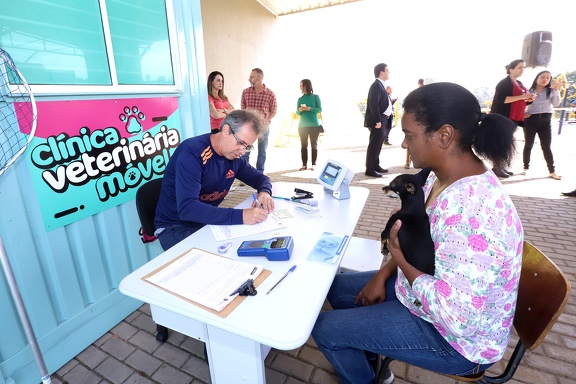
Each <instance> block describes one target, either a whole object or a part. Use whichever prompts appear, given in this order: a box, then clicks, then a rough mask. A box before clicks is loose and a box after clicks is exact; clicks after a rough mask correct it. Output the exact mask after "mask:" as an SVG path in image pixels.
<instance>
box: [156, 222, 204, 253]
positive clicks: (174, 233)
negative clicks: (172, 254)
mask: <svg viewBox="0 0 576 384" xmlns="http://www.w3.org/2000/svg"><path fill="white" fill-rule="evenodd" d="M200 228H202V227H200ZM200 228H194V227H189V226H185V225H170V226H168V227H166V228H164V230H163V231H162V232H160V234H158V240H159V241H160V246H161V247H162V249H163V250H165V251H167V250H168V249H170V248H172V247H173V246H175V245H176V244H178V243H179V242H181V241H182V240H184V239H185V238H187V237H188V236H190V235H191V234H193V233H194V232H196V231H197V230H198V229H200Z"/></svg>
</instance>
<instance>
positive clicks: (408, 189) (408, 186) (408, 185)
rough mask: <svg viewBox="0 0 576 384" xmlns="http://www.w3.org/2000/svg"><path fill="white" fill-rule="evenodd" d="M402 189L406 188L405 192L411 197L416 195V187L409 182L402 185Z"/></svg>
mask: <svg viewBox="0 0 576 384" xmlns="http://www.w3.org/2000/svg"><path fill="white" fill-rule="evenodd" d="M404 188H406V192H408V193H409V194H411V195H413V194H415V193H416V188H417V187H416V185H415V184H414V183H413V182H411V181H409V182H407V183H406V184H404Z"/></svg>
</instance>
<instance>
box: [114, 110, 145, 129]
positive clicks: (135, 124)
mask: <svg viewBox="0 0 576 384" xmlns="http://www.w3.org/2000/svg"><path fill="white" fill-rule="evenodd" d="M119 119H120V121H121V122H123V123H125V128H126V132H128V133H130V134H135V133H139V132H142V124H140V121H143V120H145V119H146V116H145V115H144V113H142V112H140V109H138V107H136V106H133V107H132V108H130V107H124V113H121V114H120V116H119Z"/></svg>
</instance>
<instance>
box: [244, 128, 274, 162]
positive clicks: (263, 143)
mask: <svg viewBox="0 0 576 384" xmlns="http://www.w3.org/2000/svg"><path fill="white" fill-rule="evenodd" d="M268 128H270V127H268ZM269 132H270V129H267V130H266V133H265V134H264V135H262V137H260V138H258V158H257V159H256V169H257V170H258V171H260V172H262V173H264V163H265V162H266V148H268V133H269ZM242 157H243V158H244V159H245V160H246V162H247V163H249V162H250V152H246V153H245V154H243V155H242Z"/></svg>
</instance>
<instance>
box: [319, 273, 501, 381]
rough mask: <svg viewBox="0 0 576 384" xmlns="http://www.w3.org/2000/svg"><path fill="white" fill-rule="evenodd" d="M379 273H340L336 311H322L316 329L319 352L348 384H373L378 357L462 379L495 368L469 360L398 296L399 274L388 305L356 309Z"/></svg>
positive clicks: (389, 288)
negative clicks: (373, 360)
mask: <svg viewBox="0 0 576 384" xmlns="http://www.w3.org/2000/svg"><path fill="white" fill-rule="evenodd" d="M375 272H376V271H370V272H357V273H342V274H338V275H336V277H335V278H334V282H333V283H332V287H331V288H330V291H329V292H328V301H329V302H330V304H331V305H332V308H334V310H332V311H325V312H322V313H320V316H318V320H317V321H316V324H315V325H314V329H313V330H312V337H313V338H314V341H315V342H316V344H317V345H318V348H320V350H321V351H322V353H324V355H325V356H326V358H327V359H328V361H330V363H331V364H332V366H333V367H334V369H335V370H336V372H337V373H338V376H339V377H340V380H341V382H342V383H343V384H372V383H373V382H374V378H375V372H374V370H373V369H372V367H371V365H370V364H369V362H368V360H369V356H373V354H379V355H384V356H388V357H391V358H394V359H397V360H400V361H403V362H406V363H408V364H410V365H414V366H417V367H421V368H424V369H427V370H430V371H434V372H438V373H446V374H456V375H467V374H471V373H475V372H479V371H482V370H485V369H487V368H488V367H490V366H491V365H492V364H477V363H473V362H471V361H469V360H467V359H466V358H464V357H463V356H462V355H460V354H459V353H458V352H457V351H456V350H455V349H454V348H452V347H451V346H450V345H449V344H448V342H447V341H446V340H444V338H443V337H442V336H441V335H440V333H439V332H438V331H437V330H436V328H435V327H434V326H433V325H432V324H431V323H428V322H426V321H424V320H422V319H420V318H419V317H417V316H415V315H413V314H412V313H410V311H408V309H407V308H406V307H405V306H404V305H402V303H400V301H398V299H397V298H396V294H395V292H394V283H395V281H396V277H395V276H394V277H391V278H390V279H388V281H387V282H386V299H385V301H384V303H381V304H376V305H371V306H366V307H364V306H362V305H361V304H360V303H358V304H357V305H354V299H355V297H356V295H357V294H358V292H359V291H360V290H361V289H362V288H363V287H364V285H366V283H368V281H369V280H370V279H371V278H372V276H374V274H375Z"/></svg>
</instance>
